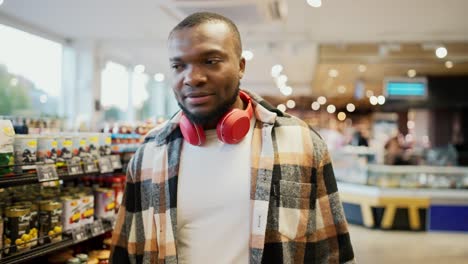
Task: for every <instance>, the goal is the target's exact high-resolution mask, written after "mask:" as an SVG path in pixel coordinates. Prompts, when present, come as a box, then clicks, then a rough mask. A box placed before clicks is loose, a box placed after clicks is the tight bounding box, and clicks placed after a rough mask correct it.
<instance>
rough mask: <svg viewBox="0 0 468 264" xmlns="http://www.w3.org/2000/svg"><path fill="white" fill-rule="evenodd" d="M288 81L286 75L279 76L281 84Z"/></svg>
mask: <svg viewBox="0 0 468 264" xmlns="http://www.w3.org/2000/svg"><path fill="white" fill-rule="evenodd" d="M287 81H288V76H286V75H284V74H281V75H280V76H278V82H279V83H286V82H287Z"/></svg>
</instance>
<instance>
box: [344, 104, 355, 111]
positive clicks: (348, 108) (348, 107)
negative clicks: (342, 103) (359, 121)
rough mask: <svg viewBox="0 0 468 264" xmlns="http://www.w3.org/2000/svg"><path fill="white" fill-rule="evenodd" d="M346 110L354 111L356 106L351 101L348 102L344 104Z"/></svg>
mask: <svg viewBox="0 0 468 264" xmlns="http://www.w3.org/2000/svg"><path fill="white" fill-rule="evenodd" d="M346 110H348V112H350V113H351V112H354V110H356V106H355V105H354V104H352V103H349V104H347V105H346Z"/></svg>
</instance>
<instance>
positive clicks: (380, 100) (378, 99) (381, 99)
mask: <svg viewBox="0 0 468 264" xmlns="http://www.w3.org/2000/svg"><path fill="white" fill-rule="evenodd" d="M377 103H378V104H379V105H383V104H385V96H383V95H379V97H377Z"/></svg>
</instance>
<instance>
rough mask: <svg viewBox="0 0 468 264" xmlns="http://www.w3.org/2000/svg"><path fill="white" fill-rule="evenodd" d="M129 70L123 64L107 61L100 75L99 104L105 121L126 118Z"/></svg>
mask: <svg viewBox="0 0 468 264" xmlns="http://www.w3.org/2000/svg"><path fill="white" fill-rule="evenodd" d="M129 78H130V76H129V72H128V70H127V68H126V67H125V66H124V65H121V64H118V63H115V62H112V61H108V62H107V63H106V66H105V68H104V70H103V71H102V75H101V82H102V83H101V104H102V107H103V109H104V118H105V120H106V121H119V120H125V119H127V116H126V115H127V114H126V113H127V110H128V101H129V100H128V94H129Z"/></svg>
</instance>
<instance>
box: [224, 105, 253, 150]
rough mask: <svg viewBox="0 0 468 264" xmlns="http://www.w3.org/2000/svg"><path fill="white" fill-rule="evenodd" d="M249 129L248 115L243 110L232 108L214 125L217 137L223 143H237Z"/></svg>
mask: <svg viewBox="0 0 468 264" xmlns="http://www.w3.org/2000/svg"><path fill="white" fill-rule="evenodd" d="M249 129H250V117H249V115H248V114H247V113H246V111H244V110H240V109H233V110H231V111H229V112H228V113H227V114H226V115H224V116H223V117H222V118H221V120H220V122H218V125H217V126H216V133H217V134H218V138H219V139H220V140H221V141H223V142H224V143H228V144H237V143H239V142H240V141H241V140H242V139H243V138H244V137H245V135H247V133H248V132H249Z"/></svg>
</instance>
